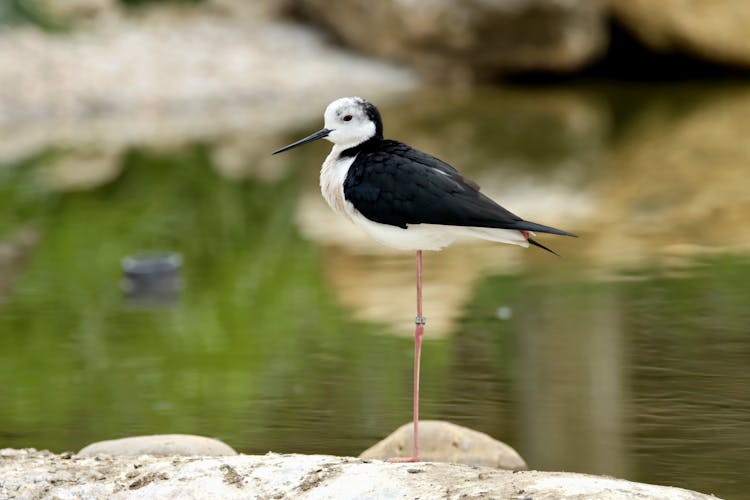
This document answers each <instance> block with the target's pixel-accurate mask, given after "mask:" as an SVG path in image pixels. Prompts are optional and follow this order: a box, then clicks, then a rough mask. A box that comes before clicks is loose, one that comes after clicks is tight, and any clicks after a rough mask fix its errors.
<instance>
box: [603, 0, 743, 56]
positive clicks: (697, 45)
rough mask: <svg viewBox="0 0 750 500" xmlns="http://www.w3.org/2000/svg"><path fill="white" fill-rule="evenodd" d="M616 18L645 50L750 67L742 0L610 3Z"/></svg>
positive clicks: (625, 0) (627, 0) (616, 0)
mask: <svg viewBox="0 0 750 500" xmlns="http://www.w3.org/2000/svg"><path fill="white" fill-rule="evenodd" d="M611 2H612V10H613V12H614V14H615V16H616V18H617V19H618V20H619V21H620V22H621V23H622V24H623V25H624V26H625V27H626V28H628V29H629V30H630V31H632V32H633V33H634V34H635V36H636V37H638V38H639V39H640V40H641V41H642V42H643V43H645V44H646V45H647V46H648V47H650V48H652V49H654V50H656V51H659V52H681V53H685V54H692V55H695V56H698V57H701V58H704V59H706V60H709V61H715V62H719V63H724V64H734V65H738V66H744V67H750V43H749V42H748V37H747V27H748V25H750V3H749V2H747V1H745V0H692V1H691V2H688V3H686V2H684V1H682V0H661V1H659V2H654V1H652V0H611Z"/></svg>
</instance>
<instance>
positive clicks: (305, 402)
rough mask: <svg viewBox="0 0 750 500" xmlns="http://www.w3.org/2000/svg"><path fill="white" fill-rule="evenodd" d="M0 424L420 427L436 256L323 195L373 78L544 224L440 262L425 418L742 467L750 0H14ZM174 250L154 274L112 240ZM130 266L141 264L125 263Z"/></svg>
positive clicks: (390, 110) (48, 436)
mask: <svg viewBox="0 0 750 500" xmlns="http://www.w3.org/2000/svg"><path fill="white" fill-rule="evenodd" d="M0 23H1V27H0V206H1V207H2V208H0V447H5V446H9V447H18V448H20V447H36V448H42V449H44V448H46V449H50V450H53V451H56V452H61V451H64V450H77V449H79V448H81V447H83V446H84V445H86V444H88V443H90V442H92V441H96V440H101V439H111V438H117V437H124V436H128V435H135V434H148V433H194V434H201V435H207V436H213V437H218V438H220V439H222V440H224V441H226V442H227V443H228V444H230V445H231V446H233V447H235V448H236V449H237V450H239V451H242V452H245V453H265V452H266V451H268V450H273V451H276V452H280V453H283V452H300V453H331V454H354V455H356V454H358V453H359V452H361V451H362V450H364V449H365V448H367V447H368V446H370V445H371V444H373V443H374V442H375V441H377V440H379V439H381V438H382V437H384V436H385V435H387V434H388V433H390V432H391V431H392V430H393V429H395V428H396V427H397V426H399V425H401V424H403V423H405V422H407V421H408V420H409V419H410V418H411V414H410V408H411V369H412V340H411V334H412V329H413V316H414V311H413V308H414V307H413V302H414V290H413V258H414V257H413V255H412V254H410V253H406V254H402V253H397V252H392V251H390V250H389V249H387V248H384V247H380V246H377V245H376V244H375V243H372V242H371V241H370V240H369V239H367V238H366V237H364V236H363V235H362V234H361V233H359V232H358V230H357V229H356V228H354V227H353V226H351V225H350V224H349V223H348V222H347V221H345V220H344V219H343V218H341V217H338V216H335V215H334V214H333V213H331V212H330V210H329V209H328V207H327V206H326V205H325V203H324V201H323V200H322V198H321V196H320V193H319V191H318V187H317V177H318V171H319V165H320V163H321V162H322V160H323V158H324V156H325V155H326V154H327V151H328V146H327V145H326V144H323V143H322V141H321V143H320V144H317V143H316V144H315V145H310V146H308V147H306V148H302V149H299V150H295V152H293V153H287V154H285V155H282V156H280V157H271V156H270V152H271V151H273V150H274V149H276V148H278V147H280V146H282V145H285V144H287V143H289V142H291V141H292V140H293V139H297V138H299V137H301V136H302V135H307V134H308V133H310V132H312V131H315V130H318V129H319V128H320V126H321V123H322V112H323V110H324V108H325V106H326V105H327V104H328V102H329V101H331V100H332V99H334V98H336V97H340V96H344V95H361V96H363V97H366V98H368V99H369V100H371V101H373V102H375V103H376V104H377V105H378V106H379V107H380V109H381V112H382V114H383V117H384V121H385V133H386V136H388V137H392V138H397V139H400V140H402V141H404V142H408V143H409V144H411V145H413V146H415V147H418V148H420V149H423V150H426V151H429V152H431V153H433V154H435V155H436V156H438V157H440V158H442V159H444V160H446V161H448V162H450V163H451V164H453V165H455V166H456V167H458V168H459V169H460V170H462V171H463V172H465V173H466V174H467V175H468V176H469V177H471V178H473V179H475V180H477V181H478V183H479V184H480V185H481V186H482V187H483V189H484V190H485V191H486V192H487V193H488V194H489V195H491V196H492V197H494V198H496V199H498V200H499V201H501V203H502V204H503V205H504V206H506V207H507V208H509V209H511V210H512V211H513V212H515V213H518V214H519V215H521V216H523V217H524V218H528V219H531V220H537V221H539V222H543V223H545V224H549V225H552V226H556V227H561V228H563V229H566V230H569V231H573V232H576V233H578V234H579V235H580V238H578V239H567V238H553V237H547V236H543V237H541V238H540V241H542V242H543V243H544V244H546V245H549V246H551V247H552V248H554V249H556V250H557V251H558V252H560V253H561V254H562V255H564V258H563V259H557V258H554V257H553V256H550V255H549V254H546V253H544V252H541V251H538V250H536V249H533V248H532V249H529V250H524V249H521V248H517V247H510V246H502V245H493V244H488V243H482V242H472V243H466V244H461V245H456V246H454V247H451V248H449V249H447V250H445V251H443V252H441V253H428V254H426V256H425V313H426V316H427V318H428V324H427V330H426V337H425V347H424V357H423V392H422V398H423V399H422V402H423V409H422V416H423V417H424V418H429V419H445V420H449V421H452V422H454V423H457V424H461V425H465V426H468V427H471V428H474V429H477V430H480V431H483V432H486V433H488V434H490V435H492V436H494V437H495V438H498V439H501V440H503V441H505V442H507V443H509V444H510V445H512V446H513V447H515V448H516V449H517V450H518V451H519V452H520V454H521V455H522V456H523V457H524V458H525V459H526V461H527V462H528V463H529V465H530V467H532V468H538V469H549V470H567V471H577V472H590V473H603V474H610V475H613V476H618V477H623V478H627V479H631V480H637V481H645V482H653V483H660V484H667V485H675V486H682V487H686V488H692V489H697V490H700V491H703V492H706V493H715V494H717V495H721V496H728V497H737V498H739V497H741V496H744V495H746V494H747V491H748V489H749V488H750V479H748V477H747V471H748V470H750V389H749V388H750V374H749V373H748V366H750V335H749V334H750V188H749V187H748V178H750V175H749V174H750V140H748V130H750V85H749V83H748V82H750V80H749V79H748V77H749V76H750V34H749V33H750V31H748V29H747V27H748V26H750V4H748V3H747V2H745V1H742V0H734V1H731V0H691V1H689V2H685V1H684V0H679V1H678V0H662V1H659V2H652V1H646V0H610V1H604V0H601V1H596V0H495V1H478V0H477V1H465V2H450V1H447V0H446V1H442V0H441V1H434V2H399V1H395V0H386V1H382V2H371V1H365V0H355V1H344V0H326V1H323V0H284V1H279V2H276V1H271V0H267V1H261V0H257V1H242V0H204V1H199V0H195V1H187V0H186V1H155V0H154V1H147V0H127V1H126V0H0ZM144 252H148V253H151V252H173V253H177V254H179V255H180V256H181V259H182V260H181V267H180V269H179V270H178V272H179V273H180V277H179V280H178V284H181V285H179V286H177V287H176V290H172V291H171V292H170V293H168V294H166V296H164V295H163V294H162V295H160V296H158V297H153V296H151V295H149V294H145V295H144V296H139V293H138V291H137V290H135V291H134V290H133V288H132V286H125V282H124V281H123V279H124V278H123V271H122V268H121V266H122V261H123V259H124V258H125V257H126V256H128V255H136V254H140V253H144ZM131 285H132V284H131Z"/></svg>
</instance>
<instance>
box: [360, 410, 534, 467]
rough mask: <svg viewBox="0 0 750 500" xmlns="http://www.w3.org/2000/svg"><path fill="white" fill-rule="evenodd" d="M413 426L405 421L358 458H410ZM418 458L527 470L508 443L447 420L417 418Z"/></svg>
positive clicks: (523, 462) (430, 460)
mask: <svg viewBox="0 0 750 500" xmlns="http://www.w3.org/2000/svg"><path fill="white" fill-rule="evenodd" d="M413 436H414V427H413V424H412V423H408V424H404V425H402V426H401V427H399V428H398V429H396V430H395V431H394V432H393V433H392V434H390V435H389V436H388V437H386V438H385V439H383V440H382V441H379V442H378V443H376V444H374V445H373V446H371V447H370V448H368V449H367V450H365V451H363V452H362V454H360V457H361V458H376V459H380V460H385V459H388V458H394V457H409V456H411V452H412V446H413V445H412V443H413ZM419 451H420V458H422V459H423V460H427V461H429V462H448V463H457V464H468V465H483V466H485V467H495V468H498V469H507V470H526V469H527V468H528V467H527V466H526V462H525V461H524V460H523V458H521V456H520V455H519V454H518V452H516V450H514V449H513V448H511V447H510V446H508V445H507V444H505V443H503V442H501V441H498V440H497V439H494V438H492V437H490V436H488V435H487V434H485V433H483V432H479V431H475V430H473V429H469V428H467V427H461V426H460V425H456V424H452V423H450V422H443V421H440V420H420V422H419Z"/></svg>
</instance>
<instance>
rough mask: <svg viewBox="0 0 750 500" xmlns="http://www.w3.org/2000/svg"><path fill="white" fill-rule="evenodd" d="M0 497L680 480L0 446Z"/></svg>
mask: <svg viewBox="0 0 750 500" xmlns="http://www.w3.org/2000/svg"><path fill="white" fill-rule="evenodd" d="M0 498H23V499H27V498H28V499H42V498H87V499H99V498H101V499H104V498H107V499H110V498H115V499H117V498H202V499H211V498H221V499H233V498H237V499H239V498H243V499H244V498H277V499H283V498H518V499H531V498H533V499H540V498H556V499H559V498H576V499H588V498H619V499H641V498H663V499H675V500H677V499H680V500H688V499H691V500H698V499H713V498H715V497H713V496H709V495H704V494H701V493H697V492H694V491H690V490H685V489H681V488H674V487H667V486H655V485H650V484H645V483H635V482H631V481H625V480H622V479H614V478H609V477H601V476H592V475H586V474H574V473H567V472H540V471H504V470H497V469H491V468H488V467H479V466H470V465H458V464H447V463H431V462H420V463H398V464H397V463H387V462H382V461H379V460H367V459H361V458H352V457H336V456H329V455H296V454H284V455H280V454H276V453H268V454H266V455H235V456H222V457H206V456H162V457H158V456H153V455H140V456H136V457H133V456H111V455H96V456H91V457H85V456H81V455H75V454H72V453H63V454H60V455H57V454H54V453H50V452H48V451H37V450H34V449H23V450H15V449H3V450H0Z"/></svg>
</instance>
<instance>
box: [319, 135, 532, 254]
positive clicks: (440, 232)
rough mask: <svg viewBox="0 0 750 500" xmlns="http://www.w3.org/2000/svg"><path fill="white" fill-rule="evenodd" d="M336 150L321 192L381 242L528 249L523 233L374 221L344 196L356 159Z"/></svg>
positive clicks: (399, 245) (418, 247)
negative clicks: (485, 243) (481, 243)
mask: <svg viewBox="0 0 750 500" xmlns="http://www.w3.org/2000/svg"><path fill="white" fill-rule="evenodd" d="M337 148H338V146H334V147H333V149H332V150H331V153H330V154H329V155H328V157H327V158H326V159H325V161H324V162H323V166H322V168H321V169H320V192H321V193H322V194H323V198H325V200H326V202H327V203H328V205H329V206H330V207H331V208H332V209H333V211H334V212H336V213H339V214H341V215H345V216H346V217H348V218H349V219H350V220H351V221H352V222H354V223H355V224H356V225H358V226H359V227H361V228H362V229H364V230H365V231H366V232H367V233H368V234H369V235H370V236H371V237H372V238H373V239H374V240H376V241H378V242H379V243H381V244H383V245H385V246H389V247H392V248H396V249H399V250H441V249H442V248H444V247H446V246H448V245H450V244H451V243H453V242H454V241H456V239H458V238H465V237H469V238H480V239H483V240H490V241H498V242H502V243H511V244H514V245H520V246H523V247H528V246H529V242H528V241H526V238H525V237H524V236H523V235H522V234H521V232H520V231H515V230H511V229H491V228H483V227H462V226H445V225H441V224H411V225H409V226H408V227H407V228H406V229H403V228H400V227H397V226H391V225H389V224H381V223H379V222H374V221H371V220H370V219H368V218H367V217H365V216H364V215H362V214H361V213H359V212H358V211H357V210H356V209H355V208H354V205H352V204H351V202H349V201H347V200H346V198H345V197H344V181H345V180H346V175H347V173H348V171H349V167H350V166H351V164H352V163H353V162H354V158H355V157H352V158H344V159H338V158H339V153H340V151H338V150H337Z"/></svg>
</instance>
